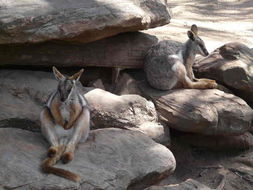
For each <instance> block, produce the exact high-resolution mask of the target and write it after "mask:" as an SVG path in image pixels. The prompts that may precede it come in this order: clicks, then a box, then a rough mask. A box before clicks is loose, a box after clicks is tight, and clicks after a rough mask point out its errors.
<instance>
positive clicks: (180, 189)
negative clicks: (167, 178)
mask: <svg viewBox="0 0 253 190" xmlns="http://www.w3.org/2000/svg"><path fill="white" fill-rule="evenodd" d="M145 190H212V189H211V188H209V187H207V186H206V185H204V184H202V183H200V182H198V181H196V180H194V179H187V180H186V181H184V182H182V183H180V184H173V185H164V186H151V187H149V188H146V189H145Z"/></svg>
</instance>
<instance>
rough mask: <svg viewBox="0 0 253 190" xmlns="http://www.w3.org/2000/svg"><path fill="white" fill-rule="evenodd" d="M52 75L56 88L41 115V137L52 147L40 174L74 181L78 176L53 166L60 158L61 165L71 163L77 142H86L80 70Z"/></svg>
mask: <svg viewBox="0 0 253 190" xmlns="http://www.w3.org/2000/svg"><path fill="white" fill-rule="evenodd" d="M53 72H54V75H55V77H56V79H57V80H58V81H59V83H58V87H57V89H56V90H55V91H54V92H53V93H52V94H51V95H50V96H49V98H48V100H47V103H46V105H45V107H44V108H43V110H42V112H41V114H40V120H41V131H42V134H43V135H44V136H45V138H46V139H47V140H48V142H49V143H50V145H51V147H50V148H49V150H48V158H46V159H45V160H44V161H43V163H42V171H44V172H45V173H52V174H55V175H58V176H61V177H64V178H67V179H70V180H72V181H76V182H77V181H80V177H79V176H78V175H76V174H74V173H72V172H70V171H67V170H64V169H60V168H56V167H53V165H54V164H56V162H57V161H58V160H60V159H62V161H63V163H68V162H70V161H71V160H72V159H73V157H74V151H75V148H76V145H77V144H78V143H79V141H82V142H84V141H86V139H87V138H88V135H89V131H90V111H89V109H88V104H87V101H86V100H85V99H84V97H83V96H82V94H81V93H80V92H79V90H78V87H77V84H76V82H77V81H78V80H79V79H80V77H81V75H82V73H83V69H81V70H80V71H79V72H78V73H76V74H74V75H72V76H71V77H67V76H64V75H62V74H61V73H60V72H59V71H58V70H57V69H56V68H55V67H53Z"/></svg>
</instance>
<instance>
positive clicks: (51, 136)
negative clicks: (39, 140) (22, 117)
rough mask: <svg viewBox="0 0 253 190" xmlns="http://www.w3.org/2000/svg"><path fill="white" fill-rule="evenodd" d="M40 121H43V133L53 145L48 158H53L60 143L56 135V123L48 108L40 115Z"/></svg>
mask: <svg viewBox="0 0 253 190" xmlns="http://www.w3.org/2000/svg"><path fill="white" fill-rule="evenodd" d="M40 121H41V132H42V133H43V135H44V137H46V139H47V140H48V142H49V143H50V145H51V147H50V148H49V150H48V156H49V157H53V156H54V155H55V154H56V153H57V151H58V149H59V141H58V138H57V136H56V135H55V133H54V127H55V123H54V121H53V118H52V116H51V113H50V111H49V109H48V108H47V107H45V108H43V110H42V112H41V114H40Z"/></svg>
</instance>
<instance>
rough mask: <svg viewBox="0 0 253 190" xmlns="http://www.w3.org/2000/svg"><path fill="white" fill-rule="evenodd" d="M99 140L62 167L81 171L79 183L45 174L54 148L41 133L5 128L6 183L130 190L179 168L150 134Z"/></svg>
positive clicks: (108, 135)
mask: <svg viewBox="0 0 253 190" xmlns="http://www.w3.org/2000/svg"><path fill="white" fill-rule="evenodd" d="M91 135H92V136H93V137H94V138H93V140H88V141H87V142H86V143H81V144H79V146H78V149H77V151H76V153H75V158H74V160H73V161H72V162H71V163H69V164H66V165H63V164H60V163H58V164H57V167H60V168H64V169H68V170H71V171H73V172H75V173H78V174H79V175H80V176H81V178H82V180H81V182H80V184H79V183H74V182H71V181H69V180H66V179H64V178H60V177H58V176H55V175H45V174H43V173H41V172H40V170H39V165H40V164H41V162H42V160H43V159H44V158H45V153H46V150H47V148H48V146H49V145H48V144H47V143H46V141H45V140H44V139H43V138H42V136H41V135H40V134H36V133H32V132H28V131H24V130H20V129H0V139H1V143H0V153H1V155H2V156H1V157H0V167H1V171H0V181H1V186H2V187H4V189H19V188H20V189H24V190H26V189H38V190H39V189H41V190H42V189H43V190H47V189H73V190H74V189H89V190H93V189H94V190H95V189H108V190H110V189H111V190H113V189H118V190H121V189H122V190H123V189H127V188H128V187H129V186H132V187H133V188H134V187H135V186H137V185H138V186H139V187H143V188H146V187H148V186H149V185H150V182H151V181H152V182H157V181H159V180H160V179H161V178H163V177H165V176H168V175H170V174H171V173H172V172H173V171H174V170H175V166H176V163H175V158H174V156H173V154H172V153H171V152H170V150H169V149H167V148H166V147H164V146H163V145H160V144H157V143H155V142H154V141H152V140H151V139H150V138H148V137H146V136H145V135H143V134H141V133H137V132H133V131H128V130H120V129H101V130H95V131H92V132H91Z"/></svg>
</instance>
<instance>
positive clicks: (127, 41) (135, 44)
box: [0, 32, 158, 68]
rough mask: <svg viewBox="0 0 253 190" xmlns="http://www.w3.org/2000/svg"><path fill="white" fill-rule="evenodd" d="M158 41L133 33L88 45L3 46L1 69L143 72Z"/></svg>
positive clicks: (145, 35) (56, 42)
mask: <svg viewBox="0 0 253 190" xmlns="http://www.w3.org/2000/svg"><path fill="white" fill-rule="evenodd" d="M157 41H158V39H157V38H156V37H155V36H153V35H149V34H145V33H141V32H132V33H125V34H120V35H117V36H113V37H111V38H106V39H102V40H99V41H96V42H91V43H87V44H83V43H75V44H74V43H69V42H59V41H53V42H52V41H51V42H44V43H38V44H20V45H17V44H16V45H0V52H1V53H0V65H19V66H20V65H24V66H43V67H48V66H61V67H63V66H64V67H70V66H71V67H73V66H82V67H83V66H97V67H99V66H101V67H121V68H141V67H142V65H143V59H144V56H145V54H146V52H147V51H148V49H149V48H150V47H151V46H152V45H154V44H156V43H157Z"/></svg>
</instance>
